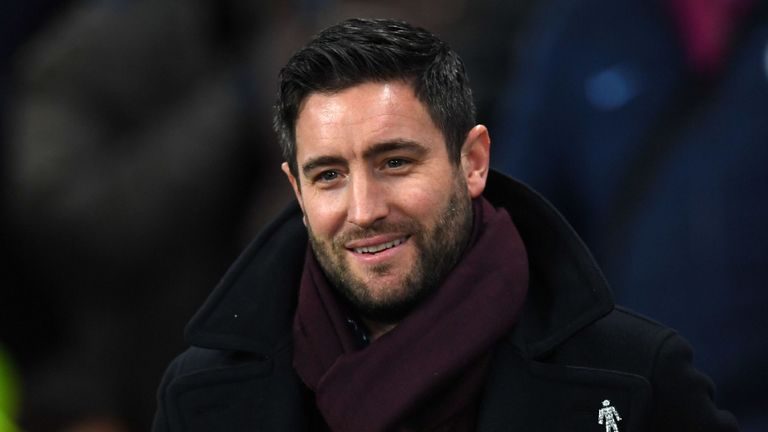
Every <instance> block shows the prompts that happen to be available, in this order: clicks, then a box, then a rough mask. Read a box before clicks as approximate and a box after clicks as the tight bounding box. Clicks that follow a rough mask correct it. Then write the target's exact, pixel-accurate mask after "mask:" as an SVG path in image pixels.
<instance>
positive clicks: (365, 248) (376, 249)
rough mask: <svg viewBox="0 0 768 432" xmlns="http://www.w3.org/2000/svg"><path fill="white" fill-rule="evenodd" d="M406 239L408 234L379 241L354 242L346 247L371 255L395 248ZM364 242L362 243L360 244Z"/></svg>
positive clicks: (358, 252) (357, 252) (355, 251)
mask: <svg viewBox="0 0 768 432" xmlns="http://www.w3.org/2000/svg"><path fill="white" fill-rule="evenodd" d="M406 240H408V236H404V237H399V238H395V239H392V240H386V241H381V240H377V239H371V240H366V241H364V242H356V243H358V244H353V245H350V246H348V247H347V248H348V249H349V250H351V251H352V252H354V253H356V254H368V255H373V254H377V253H380V252H383V251H386V250H388V249H392V248H396V247H398V246H400V245H401V244H403V243H405V242H406ZM362 243H364V244H362Z"/></svg>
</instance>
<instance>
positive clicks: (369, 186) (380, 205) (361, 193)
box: [347, 175, 389, 227]
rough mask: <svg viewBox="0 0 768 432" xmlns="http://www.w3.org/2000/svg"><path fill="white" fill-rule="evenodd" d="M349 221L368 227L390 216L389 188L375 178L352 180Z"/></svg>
mask: <svg viewBox="0 0 768 432" xmlns="http://www.w3.org/2000/svg"><path fill="white" fill-rule="evenodd" d="M348 193H349V205H348V208H347V221H348V222H349V223H351V224H354V225H357V226H359V227H368V226H371V225H373V224H374V223H375V222H376V221H378V220H380V219H384V218H385V217H386V216H387V214H389V205H388V203H387V188H386V186H385V185H382V184H380V182H378V181H377V180H376V179H375V178H374V177H373V176H369V175H358V176H355V177H354V178H352V181H351V182H350V185H349V188H348Z"/></svg>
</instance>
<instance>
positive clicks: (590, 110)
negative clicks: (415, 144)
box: [494, 0, 768, 431]
mask: <svg viewBox="0 0 768 432" xmlns="http://www.w3.org/2000/svg"><path fill="white" fill-rule="evenodd" d="M532 21H533V22H535V23H536V26H535V27H533V28H532V29H531V32H530V33H529V34H527V35H525V36H523V37H525V38H528V39H529V46H528V49H527V52H526V53H525V55H524V56H523V57H522V58H521V59H519V60H518V61H517V64H518V65H519V69H518V73H517V74H516V75H515V76H513V77H512V79H511V82H510V84H509V85H508V86H506V90H505V91H504V92H503V94H502V98H501V101H502V103H501V104H500V107H499V111H498V113H497V115H496V117H497V119H498V120H499V125H500V129H499V132H500V134H499V137H500V141H502V142H503V143H504V145H503V146H496V147H495V153H494V158H495V159H494V160H495V163H494V165H495V167H497V168H499V169H501V170H503V171H506V172H508V173H510V174H513V175H515V176H517V177H519V178H520V179H522V180H523V181H525V182H528V183H530V184H531V185H532V186H534V187H536V188H537V189H539V190H541V191H542V193H544V194H545V195H546V196H548V197H551V199H552V200H553V202H554V204H555V205H557V206H558V208H560V209H562V211H563V212H564V214H565V215H566V216H567V217H568V218H569V220H571V221H573V223H574V226H575V227H576V229H577V230H578V231H579V232H580V233H581V234H583V236H584V238H585V241H586V243H587V244H588V245H590V246H591V247H592V248H593V250H594V252H595V255H596V257H597V261H598V262H599V263H600V264H601V266H602V267H603V269H604V270H605V272H606V275H607V278H608V280H610V281H611V283H612V287H613V289H614V291H615V292H616V297H617V301H618V302H620V303H622V304H624V305H626V306H627V307H631V308H632V309H634V310H637V311H639V312H641V313H644V314H649V315H651V316H653V317H654V318H656V319H659V320H660V321H662V322H664V323H665V324H667V325H670V326H672V327H674V328H676V329H678V330H679V331H680V332H681V333H682V334H684V335H686V337H687V338H689V339H690V340H691V342H692V344H693V346H695V347H696V360H697V364H698V365H699V367H700V368H701V369H702V370H703V371H705V372H706V373H707V374H708V375H710V376H712V377H713V378H714V380H715V381H716V382H717V383H718V390H719V391H718V403H719V405H721V406H723V407H725V408H726V409H729V410H731V411H733V412H734V414H736V417H737V418H738V419H739V422H740V425H741V427H742V430H745V431H763V430H766V429H768V411H766V409H765V407H767V406H768V395H767V394H766V392H765V389H766V388H768V371H766V368H765V366H764V365H765V364H766V363H768V345H766V343H765V336H764V334H763V331H762V330H763V329H766V328H768V317H767V316H766V314H765V313H764V311H763V310H764V305H765V304H766V303H768V294H766V292H765V290H763V289H762V286H763V284H764V281H765V280H766V279H768V266H766V265H765V263H766V259H767V258H768V255H767V254H766V250H765V246H764V245H765V244H766V243H768V231H767V230H765V229H764V226H763V225H764V221H765V220H766V219H768V204H766V200H765V199H763V198H762V197H763V196H764V195H765V191H764V189H765V186H766V185H767V184H768V170H766V169H765V166H766V164H768V146H766V142H768V123H766V120H765V119H766V118H768V8H767V7H766V3H765V2H758V1H747V0H706V1H696V0H693V1H691V0H654V1H644V0H629V1H622V2H613V1H608V0H555V1H552V2H550V3H549V4H548V5H546V6H544V7H542V8H541V9H540V10H539V11H537V13H536V14H535V15H534V18H532Z"/></svg>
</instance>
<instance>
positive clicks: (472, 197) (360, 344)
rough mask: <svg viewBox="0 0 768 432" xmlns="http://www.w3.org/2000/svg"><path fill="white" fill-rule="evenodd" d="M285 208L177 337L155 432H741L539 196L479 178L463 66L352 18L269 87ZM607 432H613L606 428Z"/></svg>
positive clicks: (483, 167) (438, 46) (671, 337)
mask: <svg viewBox="0 0 768 432" xmlns="http://www.w3.org/2000/svg"><path fill="white" fill-rule="evenodd" d="M280 79H281V80H280V86H279V97H278V102H277V105H276V109H275V130H276V132H277V134H278V137H279V138H280V142H281V144H282V147H283V155H284V159H285V161H284V162H283V164H282V169H283V172H284V173H285V175H286V177H287V179H288V182H289V183H290V185H291V187H292V189H293V191H294V194H295V197H296V202H295V203H292V204H291V205H289V206H288V208H287V209H286V210H285V211H284V212H283V213H282V214H281V215H280V216H278V217H277V218H276V219H275V220H274V221H273V222H272V223H271V224H270V225H269V226H268V227H267V228H266V229H265V230H264V231H262V233H261V234H260V235H259V236H258V237H257V238H256V240H255V241H254V242H253V243H252V244H251V245H250V246H249V247H248V248H247V249H246V250H245V252H244V253H243V254H242V255H241V256H240V258H238V260H237V261H236V262H235V264H234V265H233V266H232V267H231V268H230V270H229V272H228V273H227V274H226V275H225V276H224V278H223V279H222V281H221V282H220V284H219V285H218V286H217V287H216V289H215V290H214V292H213V293H212V295H211V296H210V297H209V298H208V300H207V301H206V303H205V304H204V305H203V307H202V309H200V310H199V311H198V313H197V314H196V315H195V317H194V318H193V319H192V321H191V322H190V323H189V324H188V326H187V330H186V339H187V342H188V343H189V344H190V345H192V346H191V347H190V348H189V349H187V350H186V351H185V352H184V353H182V354H181V355H180V356H179V357H177V358H176V359H175V360H174V361H173V362H172V363H171V365H170V366H169V367H168V369H167V371H166V374H165V377H164V378H163V380H162V383H161V385H160V389H159V391H158V411H157V414H156V417H155V422H154V427H153V430H154V431H156V432H160V431H172V430H173V431H179V430H186V431H193V430H200V431H202V430H205V431H212V430H222V431H239V430H242V431H246V430H254V429H259V430H274V431H286V430H290V431H301V430H333V431H361V430H366V431H384V430H388V431H391V430H455V431H459V430H460V431H469V430H482V431H490V430H516V429H534V430H574V429H577V430H590V429H589V428H590V427H592V428H594V430H597V428H598V427H601V426H599V423H598V420H599V419H598V417H599V414H600V413H601V410H602V409H604V407H605V402H606V401H610V406H611V407H612V408H613V409H614V411H615V412H617V413H621V415H620V418H621V419H620V420H619V416H618V415H617V416H616V421H618V422H620V423H618V424H619V425H620V426H618V428H620V429H621V430H654V431H673V430H674V431H680V430H698V431H716V430H717V431H726V430H736V423H735V421H734V419H733V418H732V416H730V414H728V413H726V412H724V411H720V410H718V409H717V408H716V407H715V405H714V403H713V401H712V398H711V395H712V386H711V383H710V381H709V380H708V379H707V378H706V377H705V376H703V375H702V374H700V373H699V372H697V371H696V370H695V369H694V367H693V365H692V363H691V360H690V357H691V349H690V347H689V346H688V344H687V343H686V342H685V341H684V340H683V339H682V338H681V337H680V336H678V335H677V334H676V333H675V332H674V331H672V330H670V329H668V328H665V327H663V326H661V325H660V324H657V323H655V322H653V321H650V320H648V319H645V318H641V317H639V316H637V315H635V314H633V313H631V312H629V311H627V310H625V309H623V308H620V307H617V306H615V305H614V303H613V301H612V296H611V293H610V291H609V289H608V286H607V284H606V282H605V280H604V279H603V277H602V274H601V273H600V271H599V270H598V267H597V265H596V263H595V262H594V261H593V259H592V258H591V255H590V253H589V251H588V250H587V249H586V247H585V246H584V244H583V243H582V242H581V241H580V239H579V238H578V236H577V235H576V234H575V233H574V231H572V230H571V228H570V227H569V225H568V224H567V223H566V222H565V221H564V220H563V219H562V218H561V217H560V215H559V213H558V212H557V211H556V210H555V209H554V208H552V207H551V206H550V205H549V204H548V203H547V202H546V201H545V200H544V199H543V198H541V197H540V196H539V195H537V194H536V193H535V192H533V191H531V190H530V189H528V188H527V187H525V186H523V185H522V184H520V183H518V182H516V181H515V180H512V179H511V178H508V177H506V176H503V175H502V174H499V173H498V172H494V171H490V170H489V163H490V159H489V157H490V137H489V132H488V129H487V128H486V127H485V126H483V125H478V124H476V123H475V109H474V104H473V101H472V93H471V90H470V88H469V83H468V78H467V76H466V73H465V70H464V66H463V63H462V61H461V60H460V59H459V57H458V56H457V54H456V53H455V52H454V51H453V50H451V49H450V48H449V47H448V46H447V45H446V44H445V43H444V42H443V41H442V40H440V39H438V38H436V37H435V36H434V35H432V34H431V33H429V32H428V31H426V30H423V29H421V28H418V27H413V26H411V25H409V24H406V23H404V22H401V21H394V20H371V19H351V20H346V21H343V22H341V23H339V24H337V25H334V26H331V27H329V28H327V29H326V30H324V31H322V32H321V33H319V34H318V35H317V36H316V37H314V38H313V39H312V40H311V41H310V42H309V43H308V44H307V45H306V46H305V47H303V48H302V49H300V50H299V51H298V52H297V53H296V54H294V56H293V57H291V59H290V60H289V61H288V63H287V65H286V66H285V67H284V68H283V69H282V72H281V74H280ZM614 426H616V425H614Z"/></svg>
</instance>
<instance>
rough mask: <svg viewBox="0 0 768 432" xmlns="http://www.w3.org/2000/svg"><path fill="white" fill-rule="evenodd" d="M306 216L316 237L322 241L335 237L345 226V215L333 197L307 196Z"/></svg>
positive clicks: (305, 200)
mask: <svg viewBox="0 0 768 432" xmlns="http://www.w3.org/2000/svg"><path fill="white" fill-rule="evenodd" d="M304 214H305V216H306V219H307V223H308V224H309V225H310V227H311V228H312V232H313V233H314V235H315V236H317V237H319V238H321V239H329V238H331V237H333V235H334V234H336V233H337V232H339V231H340V230H341V228H342V227H343V225H344V220H345V213H344V211H343V209H342V208H341V206H340V205H339V203H338V202H337V200H335V199H333V198H331V197H326V196H323V197H322V198H321V197H307V196H305V197H304Z"/></svg>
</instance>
